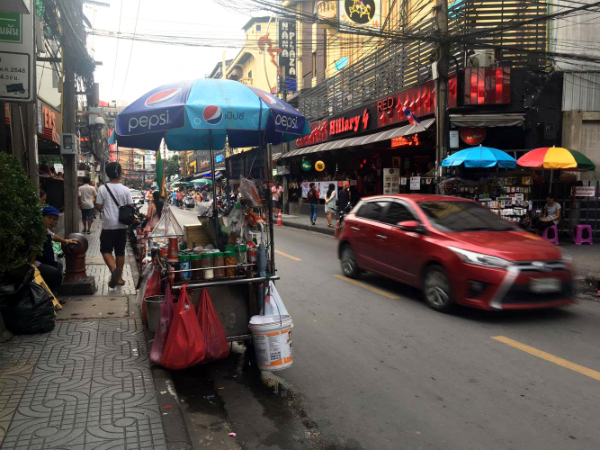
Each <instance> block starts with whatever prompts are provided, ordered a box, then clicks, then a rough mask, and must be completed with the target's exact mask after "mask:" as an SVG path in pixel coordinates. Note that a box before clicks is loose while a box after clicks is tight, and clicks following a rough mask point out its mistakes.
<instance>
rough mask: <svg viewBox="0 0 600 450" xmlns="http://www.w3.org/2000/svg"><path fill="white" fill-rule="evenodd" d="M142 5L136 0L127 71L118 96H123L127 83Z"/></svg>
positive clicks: (140, 0)
mask: <svg viewBox="0 0 600 450" xmlns="http://www.w3.org/2000/svg"><path fill="white" fill-rule="evenodd" d="M141 6H142V0H138V6H137V13H136V15H135V25H134V27H133V38H132V41H131V47H130V48H129V60H128V61H127V71H126V72H125V81H124V82H123V87H122V88H121V95H120V96H119V98H123V91H125V85H126V84H127V77H128V76H129V67H130V66H131V55H132V53H133V46H134V45H135V33H136V31H137V25H138V17H140V7H141Z"/></svg>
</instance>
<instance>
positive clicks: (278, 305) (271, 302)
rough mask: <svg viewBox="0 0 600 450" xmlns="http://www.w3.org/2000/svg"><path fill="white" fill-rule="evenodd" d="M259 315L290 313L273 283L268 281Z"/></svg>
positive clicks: (285, 314)
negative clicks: (267, 288)
mask: <svg viewBox="0 0 600 450" xmlns="http://www.w3.org/2000/svg"><path fill="white" fill-rule="evenodd" d="M260 315H261V316H289V315H290V313H289V312H288V310H287V309H286V307H285V305H284V304H283V300H281V296H280V295H279V292H277V288H276V287H275V283H273V282H272V281H270V282H269V290H268V292H267V295H266V296H265V303H264V306H263V308H262V310H261V312H260Z"/></svg>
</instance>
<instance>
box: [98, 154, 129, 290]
mask: <svg viewBox="0 0 600 450" xmlns="http://www.w3.org/2000/svg"><path fill="white" fill-rule="evenodd" d="M105 172H106V175H107V176H108V178H109V179H110V181H109V182H108V183H106V184H105V185H102V186H101V187H100V189H98V197H97V198H96V209H97V210H98V211H103V212H104V218H103V219H102V232H101V233H100V253H102V257H103V258H104V262H105V263H106V265H107V266H108V268H109V269H110V272H111V274H112V275H111V277H110V281H109V283H108V286H109V287H110V288H111V289H112V288H114V287H115V286H122V285H124V284H125V282H124V281H123V278H122V275H123V266H124V265H125V246H126V245H127V225H125V224H123V223H121V222H119V207H120V206H125V205H130V206H133V200H132V199H131V192H129V189H128V188H127V187H126V186H123V185H122V184H121V182H120V179H121V165H120V164H119V163H117V162H111V163H108V164H107V165H106V169H105ZM111 194H112V195H111ZM113 197H114V198H113ZM113 251H114V253H115V256H114V257H113Z"/></svg>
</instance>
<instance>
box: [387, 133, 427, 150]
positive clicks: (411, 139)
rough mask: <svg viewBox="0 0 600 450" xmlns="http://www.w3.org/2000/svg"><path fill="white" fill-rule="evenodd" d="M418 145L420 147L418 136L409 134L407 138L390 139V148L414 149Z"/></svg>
mask: <svg viewBox="0 0 600 450" xmlns="http://www.w3.org/2000/svg"><path fill="white" fill-rule="evenodd" d="M418 145H420V142H419V135H418V134H411V135H409V136H400V137H395V138H392V148H397V147H416V146H418Z"/></svg>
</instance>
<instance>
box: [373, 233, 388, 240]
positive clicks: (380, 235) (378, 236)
mask: <svg viewBox="0 0 600 450" xmlns="http://www.w3.org/2000/svg"><path fill="white" fill-rule="evenodd" d="M375 237H376V238H377V239H387V236H384V235H383V234H376V235H375Z"/></svg>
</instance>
